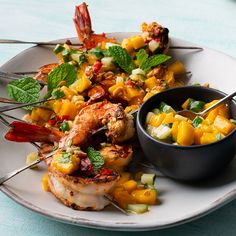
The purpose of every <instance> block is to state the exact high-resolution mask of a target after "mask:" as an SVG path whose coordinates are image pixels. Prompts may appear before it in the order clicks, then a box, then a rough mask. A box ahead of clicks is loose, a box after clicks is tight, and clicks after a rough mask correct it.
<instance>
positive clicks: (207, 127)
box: [199, 123, 213, 133]
mask: <svg viewBox="0 0 236 236" xmlns="http://www.w3.org/2000/svg"><path fill="white" fill-rule="evenodd" d="M199 129H201V130H202V131H203V132H208V133H211V132H213V128H212V126H210V125H208V124H204V123H202V124H201V125H200V126H199Z"/></svg>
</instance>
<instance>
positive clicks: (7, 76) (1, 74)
mask: <svg viewBox="0 0 236 236" xmlns="http://www.w3.org/2000/svg"><path fill="white" fill-rule="evenodd" d="M36 73H37V71H34V72H24V73H22V72H21V73H18V72H17V73H10V72H4V71H0V78H3V79H7V80H18V79H21V78H23V76H24V75H31V74H36ZM37 81H38V82H39V84H40V85H46V84H47V83H45V82H44V81H42V80H37Z"/></svg>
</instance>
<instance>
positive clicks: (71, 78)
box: [46, 63, 77, 98]
mask: <svg viewBox="0 0 236 236" xmlns="http://www.w3.org/2000/svg"><path fill="white" fill-rule="evenodd" d="M76 79H77V68H76V66H74V65H71V64H69V63H63V64H61V65H59V66H57V67H56V68H55V69H53V70H52V71H51V72H50V73H49V74H48V93H47V95H46V98H48V97H50V96H51V93H52V91H53V89H55V88H57V87H59V85H60V83H61V82H62V81H65V85H66V86H67V87H68V86H70V85H71V84H73V83H74V82H75V80H76Z"/></svg>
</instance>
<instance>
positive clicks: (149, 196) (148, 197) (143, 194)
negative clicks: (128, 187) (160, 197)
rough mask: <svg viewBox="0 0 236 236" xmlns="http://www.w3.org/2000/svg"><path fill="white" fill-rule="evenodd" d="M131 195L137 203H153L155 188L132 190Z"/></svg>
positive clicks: (155, 196)
mask: <svg viewBox="0 0 236 236" xmlns="http://www.w3.org/2000/svg"><path fill="white" fill-rule="evenodd" d="M131 195H132V196H133V197H134V199H135V200H136V202H137V203H141V204H148V205H155V204H156V202H157V191H156V189H138V190H134V191H133V192H132V193H131Z"/></svg>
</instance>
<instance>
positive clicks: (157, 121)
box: [149, 113, 166, 127]
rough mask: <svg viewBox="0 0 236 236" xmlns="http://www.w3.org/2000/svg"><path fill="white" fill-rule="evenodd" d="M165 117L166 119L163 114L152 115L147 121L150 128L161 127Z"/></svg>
mask: <svg viewBox="0 0 236 236" xmlns="http://www.w3.org/2000/svg"><path fill="white" fill-rule="evenodd" d="M165 117H166V114H165V113H161V114H159V115H153V116H152V117H151V119H150V121H149V124H150V125H151V126H154V127H158V126H159V125H161V123H162V121H163V120H164V118H165Z"/></svg>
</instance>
